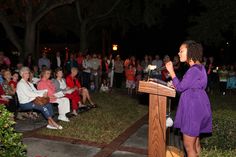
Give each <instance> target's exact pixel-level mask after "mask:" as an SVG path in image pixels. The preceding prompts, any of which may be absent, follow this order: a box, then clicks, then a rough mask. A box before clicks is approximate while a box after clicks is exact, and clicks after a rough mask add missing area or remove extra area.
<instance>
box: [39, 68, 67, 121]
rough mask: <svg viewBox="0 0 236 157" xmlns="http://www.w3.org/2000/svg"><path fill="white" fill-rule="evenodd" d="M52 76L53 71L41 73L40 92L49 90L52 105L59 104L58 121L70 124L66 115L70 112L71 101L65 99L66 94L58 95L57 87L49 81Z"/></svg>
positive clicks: (45, 70) (47, 70)
mask: <svg viewBox="0 0 236 157" xmlns="http://www.w3.org/2000/svg"><path fill="white" fill-rule="evenodd" d="M50 76H51V70H50V69H48V68H46V69H44V70H43V71H42V72H41V80H40V81H39V82H38V85H37V88H38V89H39V90H44V89H47V90H48V96H49V98H50V103H58V112H59V116H58V119H59V120H61V121H65V122H69V121H70V120H69V119H68V118H67V117H66V113H68V112H70V101H69V99H68V98H66V97H64V94H63V93H61V94H60V95H58V96H57V95H56V94H57V93H56V87H55V85H54V84H53V83H52V81H51V80H49V78H50Z"/></svg>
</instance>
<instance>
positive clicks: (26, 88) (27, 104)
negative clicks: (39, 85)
mask: <svg viewBox="0 0 236 157" xmlns="http://www.w3.org/2000/svg"><path fill="white" fill-rule="evenodd" d="M29 75H30V70H29V68H28V67H22V68H21V70H20V76H21V77H22V79H21V80H20V81H19V82H18V84H17V87H16V93H17V96H18V100H19V103H20V104H19V106H20V108H21V110H32V109H34V110H38V111H40V112H41V113H42V114H43V115H44V117H45V118H46V119H47V121H48V125H47V128H48V129H62V126H60V125H58V124H57V123H56V122H55V121H54V120H53V119H52V116H53V110H52V106H51V104H50V103H48V104H46V105H44V106H40V105H36V104H34V103H33V100H34V99H35V98H36V97H46V96H47V92H46V90H37V89H36V88H35V87H34V85H33V84H32V83H31V82H29V81H28V80H29Z"/></svg>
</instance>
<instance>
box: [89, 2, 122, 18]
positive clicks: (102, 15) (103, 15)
mask: <svg viewBox="0 0 236 157" xmlns="http://www.w3.org/2000/svg"><path fill="white" fill-rule="evenodd" d="M120 2H121V0H116V2H115V3H114V4H113V6H112V7H111V9H110V10H108V11H107V12H106V13H104V14H100V15H97V16H94V17H91V18H89V19H88V21H92V20H96V19H99V18H103V17H105V16H108V15H109V14H110V13H112V11H113V10H114V9H115V8H116V6H117V5H118V4H119V3H120Z"/></svg>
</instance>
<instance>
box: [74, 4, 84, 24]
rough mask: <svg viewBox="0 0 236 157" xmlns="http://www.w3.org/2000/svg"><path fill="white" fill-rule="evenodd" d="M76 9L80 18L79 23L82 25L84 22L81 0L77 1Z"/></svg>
mask: <svg viewBox="0 0 236 157" xmlns="http://www.w3.org/2000/svg"><path fill="white" fill-rule="evenodd" d="M75 7H76V12H77V15H78V18H79V22H80V23H81V22H82V21H83V18H82V15H81V8H80V3H79V0H76V1H75Z"/></svg>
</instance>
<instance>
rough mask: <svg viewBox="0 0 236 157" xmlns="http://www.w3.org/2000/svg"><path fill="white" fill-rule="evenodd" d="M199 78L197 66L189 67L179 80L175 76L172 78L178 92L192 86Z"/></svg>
mask: <svg viewBox="0 0 236 157" xmlns="http://www.w3.org/2000/svg"><path fill="white" fill-rule="evenodd" d="M198 79H199V70H198V69H197V68H194V67H193V68H191V69H189V70H188V71H187V72H186V74H185V75H184V77H183V79H182V80H181V81H180V80H179V79H178V78H177V77H174V78H173V85H174V86H175V89H176V90H177V91H178V92H183V91H185V90H187V89H189V88H191V87H192V86H193V84H194V83H195V82H196V81H197V80H198Z"/></svg>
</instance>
